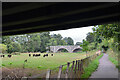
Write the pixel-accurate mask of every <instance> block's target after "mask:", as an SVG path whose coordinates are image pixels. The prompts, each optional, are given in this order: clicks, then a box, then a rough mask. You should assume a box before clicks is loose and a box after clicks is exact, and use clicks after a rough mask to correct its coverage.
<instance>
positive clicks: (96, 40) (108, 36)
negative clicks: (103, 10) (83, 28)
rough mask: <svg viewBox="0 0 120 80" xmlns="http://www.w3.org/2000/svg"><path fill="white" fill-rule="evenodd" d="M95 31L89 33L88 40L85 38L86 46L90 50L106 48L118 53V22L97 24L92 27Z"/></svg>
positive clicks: (119, 35) (119, 31) (119, 43)
mask: <svg viewBox="0 0 120 80" xmlns="http://www.w3.org/2000/svg"><path fill="white" fill-rule="evenodd" d="M92 30H93V32H89V33H88V34H87V37H86V40H83V43H84V44H85V45H81V46H85V48H84V49H83V50H85V51H89V50H93V49H97V50H102V49H103V50H105V51H107V49H111V50H112V51H114V52H116V53H118V52H119V51H120V28H119V24H118V23H114V24H104V25H96V26H94V27H93V28H92Z"/></svg>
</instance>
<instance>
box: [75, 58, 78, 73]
mask: <svg viewBox="0 0 120 80" xmlns="http://www.w3.org/2000/svg"><path fill="white" fill-rule="evenodd" d="M77 62H78V61H77V60H76V64H75V73H76V70H77Z"/></svg>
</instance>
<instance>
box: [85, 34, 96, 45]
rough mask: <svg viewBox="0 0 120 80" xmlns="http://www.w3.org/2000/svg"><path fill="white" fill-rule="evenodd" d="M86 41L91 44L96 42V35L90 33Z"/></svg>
mask: <svg viewBox="0 0 120 80" xmlns="http://www.w3.org/2000/svg"><path fill="white" fill-rule="evenodd" d="M86 40H87V41H88V42H89V43H92V42H94V34H93V33H92V32H89V33H88V34H87V37H86Z"/></svg>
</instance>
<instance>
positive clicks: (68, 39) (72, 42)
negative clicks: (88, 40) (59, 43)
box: [63, 37, 74, 45]
mask: <svg viewBox="0 0 120 80" xmlns="http://www.w3.org/2000/svg"><path fill="white" fill-rule="evenodd" d="M63 40H65V42H66V43H67V45H74V41H73V39H72V38H71V37H65V38H64V39H63Z"/></svg>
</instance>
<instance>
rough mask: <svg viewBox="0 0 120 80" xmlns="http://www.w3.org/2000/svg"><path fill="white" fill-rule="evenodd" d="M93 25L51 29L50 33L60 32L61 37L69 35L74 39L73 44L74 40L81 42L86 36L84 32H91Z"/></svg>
mask: <svg viewBox="0 0 120 80" xmlns="http://www.w3.org/2000/svg"><path fill="white" fill-rule="evenodd" d="M93 27H94V26H88V27H82V28H72V29H67V30H58V31H51V32H50V34H61V35H62V37H63V38H64V37H71V38H72V39H73V40H74V44H75V43H76V42H82V40H83V39H85V38H86V36H87V35H86V34H87V33H88V32H93V31H92V28H93Z"/></svg>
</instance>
